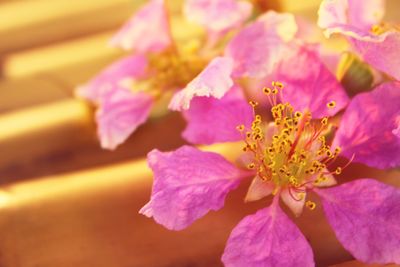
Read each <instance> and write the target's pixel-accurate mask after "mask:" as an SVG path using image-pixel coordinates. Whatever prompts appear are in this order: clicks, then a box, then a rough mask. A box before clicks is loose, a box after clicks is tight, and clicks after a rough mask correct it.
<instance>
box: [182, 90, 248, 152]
mask: <svg viewBox="0 0 400 267" xmlns="http://www.w3.org/2000/svg"><path fill="white" fill-rule="evenodd" d="M241 90H242V89H241V88H239V87H237V86H235V87H233V88H232V89H231V90H230V91H229V92H228V93H226V94H225V96H223V97H222V98H221V99H215V98H209V97H198V98H195V99H194V100H192V103H191V106H190V109H188V110H187V111H185V112H184V116H185V119H186V121H187V122H188V124H187V126H186V129H185V130H184V132H183V133H182V136H183V137H184V138H185V139H186V140H187V141H189V142H191V143H194V144H213V143H218V142H232V141H238V140H242V139H243V136H242V134H241V133H240V132H239V131H238V130H237V129H236V127H237V126H238V125H241V124H243V125H245V126H247V127H250V126H251V122H252V120H253V117H254V115H253V110H252V108H251V107H250V105H249V104H248V102H247V101H246V100H245V99H244V96H243V93H242V91H241Z"/></svg>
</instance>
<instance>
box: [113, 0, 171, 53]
mask: <svg viewBox="0 0 400 267" xmlns="http://www.w3.org/2000/svg"><path fill="white" fill-rule="evenodd" d="M169 27H170V26H169V22H168V14H167V10H166V7H165V5H164V1H163V0H151V1H149V2H148V3H147V4H146V5H144V6H143V7H142V8H141V9H139V11H137V12H136V13H135V14H134V15H133V17H132V18H131V19H130V20H129V21H128V22H127V23H126V24H125V25H124V26H123V27H122V28H121V29H120V30H119V32H117V33H116V34H115V35H114V37H113V38H112V39H111V45H113V46H117V47H121V48H123V49H125V50H134V51H135V52H137V53H148V52H161V51H163V50H164V49H166V48H168V47H169V46H170V45H171V44H172V38H171V35H170V28H169Z"/></svg>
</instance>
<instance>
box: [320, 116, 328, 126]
mask: <svg viewBox="0 0 400 267" xmlns="http://www.w3.org/2000/svg"><path fill="white" fill-rule="evenodd" d="M321 124H322V125H327V124H328V118H327V117H325V118H323V119H322V120H321Z"/></svg>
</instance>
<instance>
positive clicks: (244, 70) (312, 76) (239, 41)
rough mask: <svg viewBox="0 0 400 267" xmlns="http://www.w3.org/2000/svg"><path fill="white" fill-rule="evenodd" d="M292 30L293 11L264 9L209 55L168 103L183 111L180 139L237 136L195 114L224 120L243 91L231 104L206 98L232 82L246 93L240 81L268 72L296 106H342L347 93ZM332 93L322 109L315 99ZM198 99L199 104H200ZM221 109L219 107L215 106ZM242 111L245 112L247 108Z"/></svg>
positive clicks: (313, 49) (228, 87) (232, 114)
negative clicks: (221, 50) (332, 103)
mask: <svg viewBox="0 0 400 267" xmlns="http://www.w3.org/2000/svg"><path fill="white" fill-rule="evenodd" d="M296 32H297V25H296V21H295V18H294V16H293V15H291V14H287V13H277V12H274V11H268V12H266V13H264V14H262V15H261V16H260V17H258V18H257V20H256V21H254V22H252V23H250V24H248V25H246V26H245V27H244V28H243V30H241V31H240V32H239V33H238V34H237V35H235V36H234V37H233V39H232V40H231V41H230V42H229V43H228V44H227V47H226V48H225V51H224V55H223V56H221V57H218V58H215V59H214V60H213V61H211V62H210V63H209V64H208V65H207V66H206V67H205V69H204V70H203V71H202V72H201V73H200V74H199V75H198V76H197V77H196V78H195V79H194V80H193V81H192V82H190V83H189V84H188V85H187V86H186V87H185V88H184V89H182V90H180V91H178V92H177V93H176V94H175V95H174V96H173V98H172V100H171V102H170V105H169V107H170V109H172V110H177V111H181V112H183V113H184V117H185V119H186V120H187V122H188V126H187V129H186V130H185V132H184V137H185V139H186V140H188V141H190V142H191V143H196V144H212V143H216V142H228V141H235V140H236V141H237V140H239V139H240V136H239V135H238V134H237V132H236V129H235V127H233V125H231V127H225V126H226V125H223V124H221V123H214V124H213V126H214V127H212V130H211V128H210V127H209V126H208V125H207V124H205V123H204V122H203V121H202V120H200V119H199V118H204V117H202V116H201V114H203V113H204V112H205V110H207V114H215V115H214V116H215V117H218V118H219V121H223V119H222V115H224V116H225V117H226V118H227V119H226V120H228V121H229V120H230V118H233V117H236V116H238V114H239V112H238V111H240V110H243V109H244V107H245V106H246V104H245V102H246V101H245V98H244V97H241V98H242V100H240V99H239V98H237V101H236V102H237V104H236V105H237V106H240V108H238V109H234V108H232V107H231V104H232V103H231V102H229V101H222V102H219V104H218V107H217V106H216V105H213V104H212V103H210V104H207V102H214V100H213V99H212V98H215V99H221V98H222V97H223V96H225V95H226V94H227V93H228V92H229V91H230V90H232V89H233V88H236V89H237V88H238V87H239V88H243V90H244V91H245V95H246V94H250V95H251V94H252V88H251V86H246V85H243V84H244V82H243V81H252V82H255V83H259V81H264V80H265V79H270V78H272V77H273V78H276V79H279V80H281V81H282V82H284V83H286V84H289V85H290V86H289V88H290V89H288V90H291V91H292V92H291V93H288V94H286V95H285V97H287V99H285V100H286V101H290V102H291V103H292V104H293V106H294V107H295V108H296V109H300V110H303V109H305V108H310V109H311V111H312V112H316V113H317V114H318V115H319V116H321V117H322V116H327V115H334V114H335V113H337V112H338V111H340V110H341V109H343V108H344V107H345V106H346V105H347V103H348V100H349V99H348V97H347V95H346V93H345V91H344V89H343V88H342V86H341V85H340V84H339V82H338V81H337V79H336V78H335V76H334V75H333V74H332V73H331V72H330V71H329V69H328V68H327V67H326V65H325V64H324V62H323V61H322V58H321V56H320V54H319V47H318V46H315V45H307V44H304V43H303V42H300V41H298V40H295V39H294V38H295V34H296ZM295 70H302V71H295ZM204 96H207V97H208V98H206V97H204ZM316 96H318V97H319V99H318V100H317V99H315V97H316ZM211 97H212V98H211ZM196 98H201V99H202V100H196ZM332 99H335V101H336V104H337V106H336V109H334V110H326V108H325V105H324V104H322V106H321V104H318V103H326V102H329V101H331V100H332ZM194 100H195V101H196V102H197V104H196V106H195V108H192V107H191V101H194ZM312 100H314V101H312ZM200 102H201V103H202V104H201V105H202V106H203V108H200V104H199V103H200ZM240 102H241V103H240ZM239 103H240V104H239ZM310 103H311V104H312V105H309V104H310ZM242 107H243V108H242ZM222 109H224V112H223V113H221V112H220V110H222ZM243 114H246V115H247V114H249V111H245V112H243ZM208 116H209V117H211V115H208ZM243 119H244V120H243V123H244V124H248V123H249V121H251V118H250V116H247V117H246V118H243ZM191 129H196V131H193V130H191Z"/></svg>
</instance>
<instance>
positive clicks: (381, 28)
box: [318, 0, 400, 80]
mask: <svg viewBox="0 0 400 267" xmlns="http://www.w3.org/2000/svg"><path fill="white" fill-rule="evenodd" d="M318 13H319V18H318V25H319V26H320V27H321V28H323V29H325V31H324V33H325V35H326V36H327V37H329V36H330V35H332V34H334V33H339V34H342V35H344V36H346V37H347V38H348V39H349V41H350V43H351V44H352V46H353V48H354V50H355V51H356V52H357V53H359V54H360V55H361V56H362V58H363V59H364V60H365V61H366V62H367V63H369V64H370V65H372V66H374V67H375V68H376V69H378V70H380V71H383V72H385V73H386V74H388V75H390V76H392V77H393V78H395V79H397V80H400V71H399V68H398V67H397V66H399V64H400V59H399V57H398V56H397V54H398V50H399V48H400V31H399V28H398V27H397V26H395V25H390V24H386V23H382V22H381V20H382V18H383V15H384V13H385V1H384V0H366V1H357V0H324V1H322V3H321V6H320V8H319V12H318Z"/></svg>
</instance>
